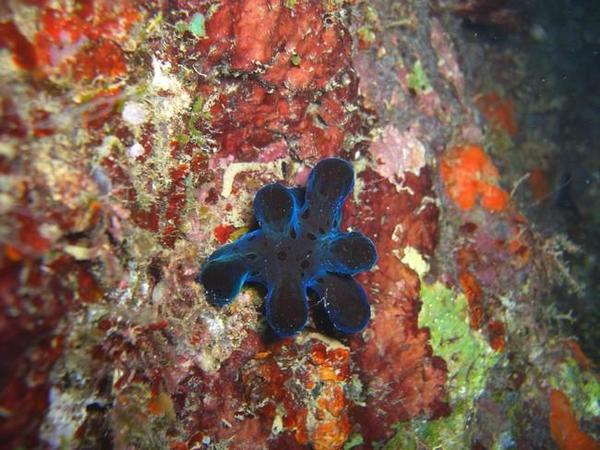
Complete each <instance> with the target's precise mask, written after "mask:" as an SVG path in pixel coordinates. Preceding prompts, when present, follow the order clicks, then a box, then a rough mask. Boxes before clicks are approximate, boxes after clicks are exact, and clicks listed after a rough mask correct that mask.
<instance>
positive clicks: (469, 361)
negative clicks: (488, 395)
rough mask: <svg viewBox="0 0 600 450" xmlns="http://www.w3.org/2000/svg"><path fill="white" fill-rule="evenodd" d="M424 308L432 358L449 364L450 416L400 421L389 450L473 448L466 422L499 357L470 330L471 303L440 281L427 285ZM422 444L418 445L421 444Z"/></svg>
mask: <svg viewBox="0 0 600 450" xmlns="http://www.w3.org/2000/svg"><path fill="white" fill-rule="evenodd" d="M421 300H422V302H423V306H422V309H421V313H420V314H419V327H428V328H429V330H430V332H431V346H432V348H433V354H434V355H436V356H440V357H442V358H444V360H445V361H446V363H447V365H448V381H447V388H448V401H449V403H450V407H451V411H452V412H451V414H450V415H449V416H448V417H444V418H441V419H437V420H432V421H428V420H425V419H417V420H412V421H410V422H404V423H399V424H398V425H397V426H396V429H397V433H396V435H395V436H394V437H393V438H392V439H391V440H390V441H389V442H388V443H387V444H386V445H385V447H384V448H385V449H386V450H392V449H407V450H410V449H415V448H417V447H419V448H422V447H423V445H424V446H425V447H426V448H444V449H463V448H468V447H469V442H470V440H469V436H468V434H467V433H468V432H465V430H467V429H468V427H467V424H468V420H469V417H470V412H471V411H472V409H473V404H474V401H475V400H476V399H477V397H478V396H479V395H480V394H481V392H482V391H483V390H484V388H485V386H486V382H487V377H488V373H489V371H490V369H491V368H492V367H493V366H494V365H495V364H496V363H497V362H498V360H499V358H500V356H499V354H498V353H496V352H495V351H494V350H492V349H491V348H490V346H489V344H488V343H487V342H486V340H485V338H484V337H483V336H482V335H481V334H480V333H478V332H477V331H474V330H472V329H471V327H470V326H469V318H468V309H467V308H468V307H467V300H466V298H465V296H464V295H463V294H459V295H457V294H456V293H455V292H453V291H452V290H450V289H448V288H446V287H445V286H443V285H442V284H441V283H435V284H432V285H426V284H423V285H422V287H421ZM417 443H418V445H417Z"/></svg>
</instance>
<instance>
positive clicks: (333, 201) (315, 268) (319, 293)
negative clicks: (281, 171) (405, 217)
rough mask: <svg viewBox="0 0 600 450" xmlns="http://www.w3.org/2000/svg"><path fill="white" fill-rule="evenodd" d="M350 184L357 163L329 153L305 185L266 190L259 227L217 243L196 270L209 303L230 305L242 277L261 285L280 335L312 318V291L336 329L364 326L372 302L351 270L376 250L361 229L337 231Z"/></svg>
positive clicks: (366, 264)
mask: <svg viewBox="0 0 600 450" xmlns="http://www.w3.org/2000/svg"><path fill="white" fill-rule="evenodd" d="M353 184H354V171H353V169H352V166H351V165H350V164H349V163H348V162H346V161H344V160H342V159H339V158H330V159H325V160H323V161H321V162H319V163H318V164H317V165H316V166H315V168H314V169H313V170H312V172H311V174H310V176H309V179H308V183H307V186H306V190H305V191H304V190H302V189H288V188H286V187H285V186H283V185H281V184H278V183H275V184H270V185H267V186H265V187H263V188H261V189H260V190H259V191H258V192H257V194H256V198H255V200H254V214H255V216H256V220H257V222H258V224H259V225H260V229H258V230H256V231H252V232H251V233H248V234H246V235H245V236H243V237H241V238H240V239H238V240H237V241H236V242H235V243H233V244H229V245H226V246H224V247H222V248H220V249H218V250H217V251H216V252H215V253H213V254H212V255H211V256H210V257H209V258H208V259H207V261H206V262H205V264H204V266H203V268H202V271H201V272H200V275H199V276H198V280H199V281H200V282H201V283H202V284H203V285H204V288H205V291H206V297H207V299H208V301H209V302H211V303H212V304H214V305H219V306H220V305H225V304H227V303H229V302H231V301H232V300H233V299H234V298H235V296H236V295H237V294H238V293H239V292H240V289H241V288H242V286H243V284H244V283H247V282H252V283H257V284H260V285H263V286H264V287H266V288H267V297H266V299H265V313H266V319H267V322H268V324H269V326H270V327H271V328H272V329H273V331H274V332H275V333H277V334H278V335H279V336H290V335H293V334H295V333H297V332H299V331H300V330H302V328H303V327H304V325H305V324H306V322H307V320H308V308H309V304H308V299H307V296H308V292H310V293H311V296H313V295H314V296H316V298H317V300H318V302H319V303H320V304H322V305H323V307H324V310H325V312H326V314H327V317H328V319H329V321H330V322H331V324H332V325H333V327H334V329H336V330H337V331H339V332H342V333H355V332H357V331H360V330H361V329H362V328H364V327H365V326H366V324H367V322H368V320H369V317H370V307H369V303H368V301H367V296H366V294H365V292H364V290H363V289H362V287H361V286H360V285H359V284H358V283H356V281H354V279H353V277H352V276H353V275H355V274H357V273H359V272H363V271H365V270H369V269H370V268H371V267H372V266H373V265H374V264H375V262H376V260H377V253H376V250H375V246H374V245H373V243H372V242H371V240H370V239H369V238H367V237H366V236H364V235H363V234H361V233H359V232H356V231H354V232H352V233H344V232H342V231H340V230H339V223H341V215H342V213H341V211H342V206H343V203H344V201H345V199H346V197H347V196H348V194H349V193H350V192H351V191H352V187H353ZM317 235H319V238H318V239H317ZM282 248H284V249H287V250H281V249H282Z"/></svg>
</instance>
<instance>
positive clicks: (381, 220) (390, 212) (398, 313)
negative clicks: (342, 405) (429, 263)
mask: <svg viewBox="0 0 600 450" xmlns="http://www.w3.org/2000/svg"><path fill="white" fill-rule="evenodd" d="M404 176H405V180H404V186H407V187H408V188H409V189H406V190H402V191H401V192H398V191H397V190H396V187H395V186H394V185H393V184H392V183H390V182H389V181H388V180H387V179H385V178H382V177H381V176H379V175H377V174H376V173H375V172H373V171H371V170H369V169H368V170H367V171H365V172H363V173H362V174H361V182H362V183H364V186H365V188H364V190H363V191H362V193H361V195H360V198H359V202H358V203H357V204H352V205H350V206H349V207H348V208H346V209H347V211H346V218H345V224H346V225H349V226H352V225H353V224H355V223H356V225H357V226H360V227H361V229H362V230H364V231H365V233H366V234H367V235H368V236H370V237H372V238H373V240H374V241H375V244H376V246H377V250H378V253H379V255H380V257H379V261H378V264H377V266H376V269H375V270H373V271H371V272H368V273H366V274H363V275H361V276H360V277H358V278H359V279H360V280H361V282H362V283H363V284H364V285H365V286H369V289H370V292H369V297H370V299H371V307H372V309H373V310H374V314H373V319H372V320H371V323H370V324H369V326H368V327H367V329H366V331H365V332H364V333H363V336H364V338H363V337H360V336H357V337H353V338H352V340H351V347H352V350H353V355H354V356H353V357H354V360H355V362H356V364H357V365H358V369H359V372H360V376H361V381H362V382H363V384H364V386H365V392H367V405H368V407H360V406H356V407H355V408H354V409H353V417H354V420H356V421H357V422H358V424H360V427H361V429H360V432H361V433H362V434H363V436H364V437H365V440H366V442H373V441H377V440H381V439H384V438H388V437H390V433H391V432H392V431H393V427H392V425H393V424H395V423H397V422H398V421H402V420H408V419H411V418H414V417H417V416H426V417H430V418H433V417H439V416H441V415H444V414H446V413H447V412H448V405H447V404H446V403H445V402H444V397H445V390H444V384H445V382H446V373H447V369H446V363H445V362H444V360H443V359H441V358H438V357H435V356H433V355H432V350H431V347H430V345H429V331H428V330H427V329H425V328H419V327H418V313H419V308H420V301H419V294H420V292H419V290H420V282H419V278H418V276H417V274H416V273H415V272H413V271H412V270H411V269H410V268H409V267H408V266H406V265H405V264H404V263H402V262H401V261H400V259H399V258H398V257H397V256H396V255H394V251H396V249H397V250H398V251H399V252H402V251H403V249H404V248H406V247H407V246H411V247H413V248H415V249H417V251H419V252H420V253H421V254H423V255H431V254H432V252H433V249H434V247H435V245H436V242H437V217H438V211H437V208H436V207H435V205H434V204H433V203H427V204H425V205H423V204H422V203H421V202H422V201H423V198H424V197H426V196H427V195H429V194H430V193H431V184H430V178H429V176H428V173H427V170H426V169H423V170H422V171H421V173H420V175H419V176H416V175H413V174H411V173H405V174H404ZM400 230H401V231H400Z"/></svg>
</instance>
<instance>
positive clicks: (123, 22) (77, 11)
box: [0, 0, 142, 81]
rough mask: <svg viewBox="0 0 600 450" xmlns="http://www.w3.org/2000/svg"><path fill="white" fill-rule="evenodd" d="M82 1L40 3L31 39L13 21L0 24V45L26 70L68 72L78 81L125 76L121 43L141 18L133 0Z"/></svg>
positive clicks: (124, 62) (65, 73) (67, 74)
mask: <svg viewBox="0 0 600 450" xmlns="http://www.w3.org/2000/svg"><path fill="white" fill-rule="evenodd" d="M80 3H81V4H79V5H77V6H78V7H75V8H73V10H68V9H67V8H66V7H63V8H60V9H53V8H42V6H43V5H39V6H40V11H39V15H40V17H39V30H38V32H37V33H36V34H35V36H34V38H33V41H32V42H30V41H29V40H28V39H27V38H26V37H25V36H24V35H23V34H22V33H21V31H20V30H19V28H18V27H17V26H16V25H15V24H14V23H13V22H4V23H0V31H1V33H0V48H1V47H8V48H9V49H10V50H11V51H12V52H13V60H14V61H15V63H16V64H17V65H18V66H19V67H20V68H22V69H25V70H30V71H33V70H37V71H39V72H40V73H45V74H53V73H58V74H60V75H63V76H65V75H66V76H69V75H70V76H72V77H73V78H74V79H75V80H78V81H81V80H85V81H92V80H93V79H94V78H95V77H97V76H104V77H106V78H108V79H114V78H116V77H118V76H120V75H123V74H124V73H125V72H126V70H127V66H126V61H125V56H124V52H123V50H122V49H121V44H123V43H124V42H125V40H126V39H127V34H128V33H129V31H130V30H131V28H132V27H133V26H134V25H135V24H136V23H137V22H138V21H139V20H140V19H141V17H142V16H141V13H140V10H139V8H137V7H136V6H137V2H136V1H135V0H127V1H124V2H119V3H118V4H117V5H114V4H113V3H112V2H108V1H106V0H99V1H94V2H80Z"/></svg>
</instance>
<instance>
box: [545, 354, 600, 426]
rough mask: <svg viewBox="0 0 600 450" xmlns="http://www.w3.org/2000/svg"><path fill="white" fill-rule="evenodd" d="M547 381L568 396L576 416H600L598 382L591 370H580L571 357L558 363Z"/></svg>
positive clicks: (599, 383) (599, 389) (599, 388)
mask: <svg viewBox="0 0 600 450" xmlns="http://www.w3.org/2000/svg"><path fill="white" fill-rule="evenodd" d="M549 382H550V385H551V386H552V387H553V388H554V389H559V390H561V391H563V392H564V393H565V394H566V395H567V397H569V400H570V401H571V404H572V405H573V409H574V411H575V414H577V416H580V417H597V416H600V382H599V381H598V378H597V377H596V376H595V375H594V374H593V373H592V372H590V371H583V370H581V369H580V367H579V365H578V364H577V361H575V360H574V359H573V358H567V359H566V360H565V362H563V363H562V364H560V365H559V366H558V369H557V370H556V372H555V373H554V374H553V375H552V376H551V377H550V379H549Z"/></svg>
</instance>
